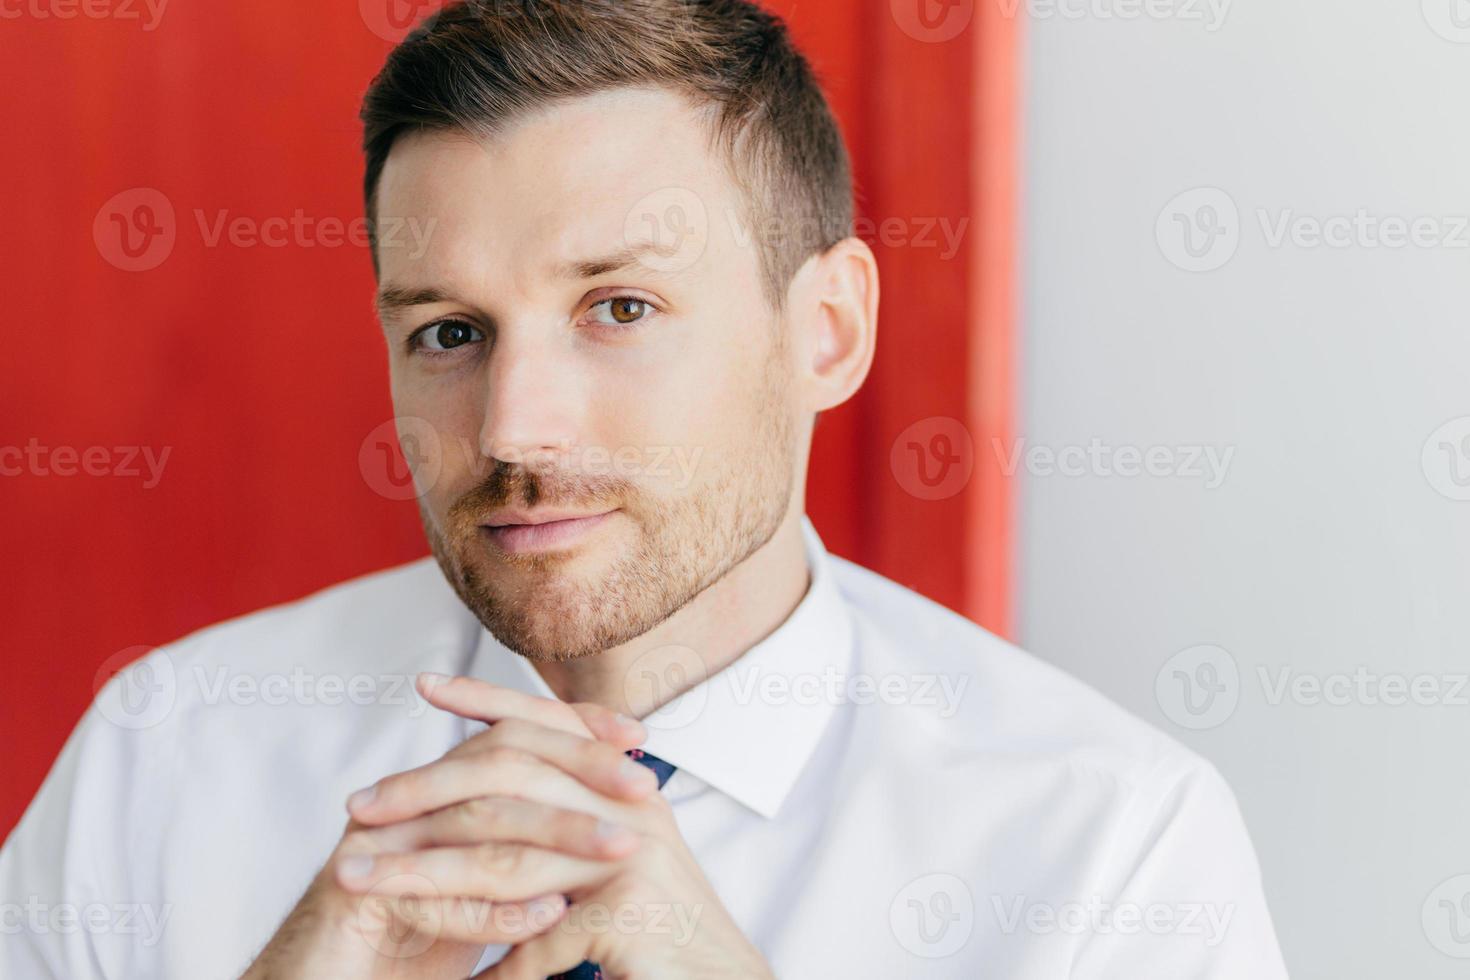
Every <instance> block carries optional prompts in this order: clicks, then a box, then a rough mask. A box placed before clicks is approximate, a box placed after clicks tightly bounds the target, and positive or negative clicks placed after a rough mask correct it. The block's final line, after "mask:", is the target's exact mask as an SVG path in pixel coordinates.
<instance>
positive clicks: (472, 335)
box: [418, 320, 484, 351]
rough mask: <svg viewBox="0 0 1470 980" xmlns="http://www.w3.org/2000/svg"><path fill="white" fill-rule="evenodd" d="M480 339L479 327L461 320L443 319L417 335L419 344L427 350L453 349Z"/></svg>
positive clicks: (481, 335) (482, 336) (481, 337)
mask: <svg viewBox="0 0 1470 980" xmlns="http://www.w3.org/2000/svg"><path fill="white" fill-rule="evenodd" d="M482 339H484V335H483V334H481V333H480V331H479V329H478V328H477V327H475V326H474V325H473V324H469V323H465V322H464V321H463V320H445V321H443V322H442V323H436V324H434V325H433V326H431V327H429V328H428V329H426V330H425V331H424V332H423V333H421V334H419V335H418V342H419V346H420V347H422V348H423V349H424V350H429V351H447V350H453V349H454V348H456V347H463V346H464V345H465V344H472V343H474V342H475V341H477V340H482Z"/></svg>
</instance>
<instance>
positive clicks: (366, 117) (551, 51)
mask: <svg viewBox="0 0 1470 980" xmlns="http://www.w3.org/2000/svg"><path fill="white" fill-rule="evenodd" d="M624 86H658V87H664V88H669V89H672V90H675V91H678V92H680V93H682V94H684V95H685V96H687V97H689V98H690V99H691V101H693V103H694V104H695V105H697V106H700V107H703V108H708V109H709V110H711V116H712V118H711V123H712V125H711V133H710V135H711V138H712V139H713V140H715V141H716V143H717V145H718V146H719V147H720V148H721V149H722V150H723V152H724V153H725V156H726V160H727V161H728V164H729V167H730V171H731V175H732V177H733V179H734V180H735V182H736V184H737V185H738V186H739V187H740V188H741V190H742V191H743V193H744V195H745V198H746V201H747V206H748V211H749V213H748V214H747V215H746V216H745V217H746V219H747V220H749V221H750V225H751V227H752V228H753V229H754V236H755V241H756V242H757V243H758V247H759V248H760V258H761V264H762V271H763V274H764V279H765V284H766V288H767V290H768V292H769V294H770V298H771V300H772V305H773V306H774V307H775V308H776V309H780V308H781V307H782V306H783V304H784V300H785V295H786V290H787V287H788V286H789V285H790V283H791V279H792V277H793V276H794V275H795V274H796V271H797V270H798V269H799V268H801V266H802V264H803V263H804V262H805V261H806V260H807V259H808V258H809V257H810V256H811V255H813V254H816V253H819V252H823V251H825V250H826V249H827V248H829V247H830V246H832V245H833V244H835V243H836V242H838V241H841V240H842V239H844V238H846V237H848V236H849V235H850V234H851V233H852V221H853V215H852V211H853V203H852V175H851V169H850V165H849V162H848V157H847V149H846V147H845V146H844V145H843V142H842V136H841V133H840V132H839V130H838V128H837V123H836V120H834V119H833V117H832V112H831V109H830V108H829V107H828V105H827V100H826V98H825V97H824V96H823V94H822V91H821V88H820V87H819V85H818V84H817V81H816V79H815V77H814V75H813V73H812V70H811V67H810V66H809V65H808V63H807V61H806V58H805V57H803V56H802V54H801V52H800V51H798V50H797V49H796V47H795V45H794V44H793V43H792V41H791V38H790V35H789V34H788V33H787V30H786V25H785V24H784V23H782V21H781V20H780V18H778V17H776V16H774V15H773V14H770V13H768V12H766V11H764V10H762V9H761V8H760V7H758V6H757V5H756V4H754V3H752V2H749V0H462V2H458V3H453V4H450V5H449V6H446V7H444V8H443V9H442V10H440V11H438V12H437V13H435V14H434V15H432V16H431V17H429V18H428V19H427V20H426V21H425V22H424V23H423V24H421V25H420V26H419V27H417V28H416V29H415V30H414V31H413V32H412V33H411V34H409V35H408V36H407V37H406V38H405V39H404V40H403V43H401V44H400V45H398V47H396V48H395V49H394V50H393V51H392V52H391V53H390V54H389V55H388V60H387V62H386V63H385V64H384V66H383V69H382V71H380V72H379V73H378V75H377V77H376V78H374V79H373V82H372V84H371V86H369V88H368V91H367V95H366V96H365V97H364V98H363V104H362V113H361V117H362V122H363V152H364V154H365V155H366V158H367V159H366V164H367V165H366V172H365V174H364V179H363V191H364V198H365V202H366V206H367V217H368V221H369V227H372V226H373V224H374V223H375V221H376V217H377V215H376V210H375V209H376V200H375V199H376V195H377V185H378V178H379V176H380V175H381V174H382V170H383V164H384V162H385V161H386V160H387V158H388V153H389V151H390V150H391V149H392V148H393V142H394V140H395V139H397V137H398V136H399V135H400V134H401V133H403V132H404V131H405V130H408V131H423V130H446V131H447V130H459V131H464V132H468V133H471V134H474V135H476V136H481V137H483V136H488V135H491V134H492V133H493V132H495V131H496V130H497V129H498V128H501V127H503V126H504V125H505V124H506V123H508V122H509V121H511V120H512V119H514V118H515V117H517V116H519V115H522V114H524V113H526V112H529V111H532V110H534V109H538V108H542V107H544V106H547V105H549V104H552V103H555V102H557V101H560V100H565V99H569V98H573V97H576V96H581V95H590V94H592V93H594V92H599V91H604V90H607V89H614V88H620V87H624ZM373 264H374V269H376V268H377V252H376V245H375V246H374V252H373Z"/></svg>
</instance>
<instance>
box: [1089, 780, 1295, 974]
mask: <svg viewBox="0 0 1470 980" xmlns="http://www.w3.org/2000/svg"><path fill="white" fill-rule="evenodd" d="M1170 768H1177V767H1176V766H1172V765H1171V766H1170ZM1157 785H1159V786H1160V787H1161V788H1160V789H1158V790H1153V791H1149V790H1145V791H1143V792H1141V793H1140V795H1139V798H1138V800H1137V801H1136V804H1135V807H1134V810H1135V812H1134V813H1133V814H1132V815H1131V816H1132V819H1130V820H1127V821H1125V822H1124V824H1123V828H1124V829H1123V830H1121V831H1120V834H1119V836H1120V839H1119V841H1118V842H1117V847H1116V848H1115V849H1114V850H1113V854H1114V855H1115V860H1112V861H1110V862H1109V868H1108V870H1107V872H1106V875H1105V879H1104V883H1103V887H1101V888H1100V889H1099V895H1098V896H1095V897H1091V898H1090V899H1089V901H1090V902H1091V903H1093V911H1092V913H1091V915H1092V918H1093V924H1092V925H1093V928H1091V929H1090V930H1088V938H1087V940H1086V942H1085V943H1084V944H1083V945H1082V947H1081V948H1080V949H1079V951H1078V954H1077V957H1076V960H1075V962H1074V966H1073V970H1072V976H1073V977H1076V978H1078V980H1115V978H1117V977H1129V978H1135V980H1150V978H1160V980H1164V978H1167V980H1178V978H1181V977H1189V978H1191V980H1243V978H1249V980H1285V978H1286V976H1287V972H1286V966H1285V963H1284V962H1283V960H1282V956H1281V949H1280V946H1279V944H1278V943H1277V939H1276V933H1275V930H1274V929H1273V927H1272V925H1271V916H1270V913H1269V912H1268V910H1267V907H1266V897H1265V892H1264V889H1263V888H1262V883H1261V872H1260V868H1259V865H1258V863H1257V861H1256V855H1255V851H1254V849H1253V848H1252V846H1251V841H1250V836H1249V834H1248V833H1247V832H1246V827H1245V821H1244V819H1243V818H1242V817H1241V813H1240V809H1239V807H1238V806H1237V804H1236V801H1235V797H1234V795H1233V794H1232V793H1231V791H1230V787H1229V786H1228V785H1227V784H1226V783H1225V780H1224V779H1223V778H1222V777H1221V776H1220V774H1219V773H1218V772H1217V771H1216V770H1215V769H1214V767H1212V766H1210V765H1209V764H1208V763H1205V762H1203V761H1202V760H1197V759H1191V760H1190V762H1189V764H1188V765H1187V767H1186V768H1185V769H1184V771H1183V773H1182V774H1180V775H1176V776H1174V777H1172V778H1170V777H1164V778H1162V779H1159V780H1158V782H1157Z"/></svg>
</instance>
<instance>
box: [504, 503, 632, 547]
mask: <svg viewBox="0 0 1470 980" xmlns="http://www.w3.org/2000/svg"><path fill="white" fill-rule="evenodd" d="M614 513H616V511H608V512H606V513H603V514H574V515H567V514H565V512H563V513H562V514H558V513H556V512H552V511H542V512H515V511H509V510H502V511H496V512H494V513H492V514H491V515H490V518H489V520H488V521H487V522H486V523H485V524H482V525H481V529H482V530H483V531H484V532H485V534H486V536H487V537H488V538H489V539H490V541H491V542H492V543H493V544H494V545H495V546H496V547H497V548H499V549H500V550H501V551H503V552H505V553H506V554H512V555H521V554H529V553H533V552H545V551H565V550H567V549H569V548H572V547H574V546H575V545H577V544H579V543H580V542H581V541H582V540H583V539H584V538H586V537H587V535H589V534H590V533H591V532H592V531H593V530H595V529H596V528H598V527H600V526H601V525H602V524H604V523H606V522H607V520H608V518H609V517H611V516H612V515H613V514H614Z"/></svg>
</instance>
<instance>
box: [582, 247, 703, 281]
mask: <svg viewBox="0 0 1470 980" xmlns="http://www.w3.org/2000/svg"><path fill="white" fill-rule="evenodd" d="M675 252H677V249H674V250H672V251H671V250H669V249H660V248H658V247H657V246H656V245H655V244H654V243H653V242H634V243H632V244H630V245H628V246H626V247H625V248H620V249H618V250H617V251H615V252H610V253H608V254H607V255H602V256H598V257H597V258H592V259H577V260H575V261H572V262H564V263H562V264H561V265H559V266H557V267H556V272H555V274H556V276H557V277H558V278H560V279H595V278H597V277H598V276H605V275H607V274H608V273H609V272H622V271H623V270H624V269H628V268H631V267H633V266H635V265H637V264H638V261H639V260H640V259H642V258H643V257H644V256H645V255H650V254H652V255H671V254H674V253H675Z"/></svg>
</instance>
